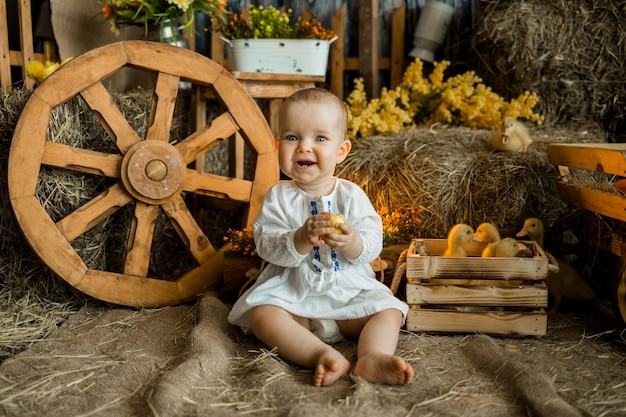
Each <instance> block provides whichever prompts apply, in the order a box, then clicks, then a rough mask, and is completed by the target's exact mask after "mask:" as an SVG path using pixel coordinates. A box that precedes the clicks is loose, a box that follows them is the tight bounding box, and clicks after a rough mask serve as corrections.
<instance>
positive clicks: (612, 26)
mask: <svg viewBox="0 0 626 417" xmlns="http://www.w3.org/2000/svg"><path fill="white" fill-rule="evenodd" d="M624 22H626V1H624V0H584V1H562V0H508V1H499V2H490V4H489V6H488V7H487V9H486V10H485V15H484V19H483V21H482V22H481V24H480V25H479V27H478V28H477V29H476V31H475V34H474V37H473V40H472V45H473V49H474V50H475V51H476V53H477V54H478V58H479V59H478V60H477V62H476V63H475V64H474V65H475V67H476V69H477V72H478V73H479V74H480V75H481V76H482V77H483V79H484V80H485V82H486V83H487V84H488V85H490V86H492V88H493V89H494V90H495V91H497V92H499V93H500V94H502V95H503V96H505V97H507V98H508V97H513V96H517V95H518V94H519V93H520V92H521V91H523V90H531V91H536V92H537V94H538V95H539V97H540V99H541V101H540V102H539V104H538V105H537V110H538V111H539V112H540V113H541V114H543V115H544V116H545V117H546V123H548V124H553V125H554V124H561V125H562V124H563V123H564V122H571V121H584V122H588V121H594V122H599V123H601V124H602V125H603V126H604V128H605V129H606V130H607V132H609V133H610V135H611V136H610V138H609V140H610V141H613V142H626V133H624V132H625V131H626V115H625V114H624V109H625V108H626V85H625V83H624V80H626V68H625V67H624V65H625V63H626V30H624Z"/></svg>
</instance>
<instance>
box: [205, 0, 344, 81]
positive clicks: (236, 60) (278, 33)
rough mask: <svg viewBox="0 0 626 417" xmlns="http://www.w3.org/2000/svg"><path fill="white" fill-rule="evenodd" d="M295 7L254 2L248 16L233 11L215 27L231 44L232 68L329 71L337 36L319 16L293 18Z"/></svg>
mask: <svg viewBox="0 0 626 417" xmlns="http://www.w3.org/2000/svg"><path fill="white" fill-rule="evenodd" d="M292 14H293V10H291V9H288V10H287V11H286V12H282V11H280V10H278V9H276V8H275V7H274V6H268V7H263V6H253V5H252V6H250V9H249V11H248V13H247V17H246V16H244V14H241V13H230V14H229V15H228V19H224V20H222V21H218V22H217V24H216V25H215V26H214V30H215V31H216V32H218V33H220V34H221V39H222V40H224V42H226V44H228V45H229V47H230V48H231V69H232V70H234V71H244V72H267V73H280V74H300V75H314V76H324V75H326V69H327V66H328V52H329V49H330V44H331V43H332V42H334V41H335V40H336V39H337V36H336V35H335V33H334V32H333V31H332V30H330V29H326V28H324V27H323V26H322V24H321V23H320V22H318V21H317V20H316V17H313V18H311V19H306V20H305V19H303V18H302V17H298V18H297V19H295V20H294V19H293V18H292Z"/></svg>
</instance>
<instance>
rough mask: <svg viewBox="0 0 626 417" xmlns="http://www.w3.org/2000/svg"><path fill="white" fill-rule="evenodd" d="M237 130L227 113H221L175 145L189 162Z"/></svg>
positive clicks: (186, 161) (237, 127)
mask: <svg viewBox="0 0 626 417" xmlns="http://www.w3.org/2000/svg"><path fill="white" fill-rule="evenodd" d="M238 130H239V126H237V124H236V123H235V121H234V120H233V118H232V117H231V116H230V114H229V113H223V114H222V115H220V116H219V117H217V118H216V119H215V120H213V121H212V122H211V124H210V125H209V126H206V127H204V128H202V129H200V130H198V131H196V132H194V133H193V134H191V135H190V136H189V137H187V138H186V139H185V140H184V141H182V142H180V143H178V144H177V145H176V149H177V150H178V152H180V154H181V155H182V156H183V158H184V159H185V163H187V164H190V163H191V162H192V161H194V160H195V159H196V158H197V157H198V156H200V155H202V154H203V153H205V152H207V151H208V150H209V149H211V148H213V147H214V146H217V145H218V144H219V143H220V142H222V141H223V140H224V139H226V138H229V137H230V136H232V135H233V134H235V132H237V131H238Z"/></svg>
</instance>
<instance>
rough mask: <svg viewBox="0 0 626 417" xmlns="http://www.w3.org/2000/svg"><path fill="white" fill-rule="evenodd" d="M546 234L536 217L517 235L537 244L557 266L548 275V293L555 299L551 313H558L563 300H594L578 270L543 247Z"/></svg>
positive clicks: (590, 290)
mask: <svg viewBox="0 0 626 417" xmlns="http://www.w3.org/2000/svg"><path fill="white" fill-rule="evenodd" d="M544 234H545V230H544V227H543V222H542V221H541V220H539V219H538V218H536V217H530V218H528V219H526V220H525V221H524V226H523V227H522V230H520V231H519V232H518V233H517V236H518V237H520V236H527V237H528V239H530V240H532V241H534V242H535V243H537V245H538V246H539V247H541V249H543V250H544V252H545V253H546V256H547V257H548V258H549V259H550V262H551V263H553V264H555V266H556V267H555V268H550V269H549V273H548V283H547V285H548V293H549V294H550V295H551V296H552V297H554V304H553V306H552V308H551V309H550V312H551V313H555V312H557V311H558V309H559V305H560V304H561V300H562V299H563V298H566V299H569V300H581V301H585V300H592V299H593V298H594V297H595V293H594V291H593V289H592V288H591V286H590V285H589V284H588V283H587V281H585V279H584V278H583V277H582V275H581V274H580V273H579V272H578V271H577V270H576V268H574V267H573V266H572V265H571V264H570V263H568V262H565V261H564V260H562V259H558V258H556V257H554V256H553V255H552V254H550V253H548V252H547V251H546V250H545V248H544V247H543V241H544Z"/></svg>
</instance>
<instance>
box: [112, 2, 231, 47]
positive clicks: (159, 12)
mask: <svg viewBox="0 0 626 417" xmlns="http://www.w3.org/2000/svg"><path fill="white" fill-rule="evenodd" d="M100 4H102V16H103V17H104V19H105V20H106V22H107V23H108V25H109V28H110V29H111V31H112V32H113V33H115V34H116V35H119V33H120V28H121V27H122V26H143V27H145V30H146V35H147V34H148V31H149V30H150V27H151V26H158V27H159V28H160V32H161V38H163V33H164V30H165V29H167V28H169V29H170V30H171V33H173V34H174V36H175V33H176V32H177V31H178V29H179V28H183V29H186V30H189V29H190V28H191V27H192V24H193V20H194V15H195V13H196V12H199V13H206V14H207V15H209V16H211V17H215V18H217V20H218V21H222V20H224V19H225V15H226V4H227V2H226V0H106V1H104V2H101V3H100ZM174 40H175V39H174Z"/></svg>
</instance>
